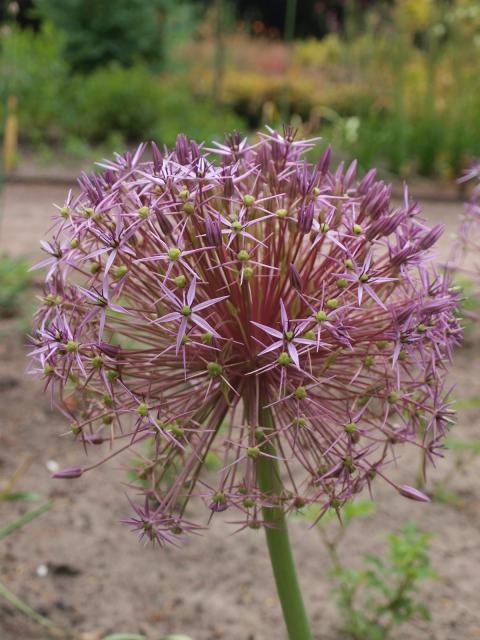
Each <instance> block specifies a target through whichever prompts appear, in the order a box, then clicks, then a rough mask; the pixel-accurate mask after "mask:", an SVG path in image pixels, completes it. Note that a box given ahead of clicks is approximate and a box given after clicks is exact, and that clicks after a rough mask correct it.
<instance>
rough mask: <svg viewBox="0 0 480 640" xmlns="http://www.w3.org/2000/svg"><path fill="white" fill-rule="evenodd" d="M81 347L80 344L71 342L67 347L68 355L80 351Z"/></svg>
mask: <svg viewBox="0 0 480 640" xmlns="http://www.w3.org/2000/svg"><path fill="white" fill-rule="evenodd" d="M79 346H80V345H79V343H78V342H75V340H69V341H68V342H67V344H66V346H65V349H66V350H67V353H74V352H75V351H77V350H78V347H79Z"/></svg>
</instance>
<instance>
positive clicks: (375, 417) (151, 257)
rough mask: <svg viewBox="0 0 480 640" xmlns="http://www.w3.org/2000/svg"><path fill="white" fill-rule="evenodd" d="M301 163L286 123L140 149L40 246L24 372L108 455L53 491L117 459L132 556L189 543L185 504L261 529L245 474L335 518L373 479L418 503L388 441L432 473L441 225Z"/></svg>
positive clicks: (441, 351)
mask: <svg viewBox="0 0 480 640" xmlns="http://www.w3.org/2000/svg"><path fill="white" fill-rule="evenodd" d="M314 146H315V141H314V140H310V141H309V140H298V141H297V140H295V136H294V133H293V131H291V130H290V129H288V128H287V129H285V131H284V135H283V136H282V135H280V134H278V133H276V132H273V131H270V130H268V132H267V133H265V134H259V138H258V140H257V141H256V142H254V143H252V144H250V143H248V142H247V140H244V139H241V138H240V136H239V135H238V134H236V133H234V134H233V135H231V136H229V137H227V138H226V139H225V142H224V144H217V145H216V146H215V148H214V149H204V148H202V147H201V146H198V145H197V144H195V143H194V142H191V141H189V140H187V139H186V138H185V137H184V136H179V138H178V140H177V144H176V147H175V148H174V149H173V150H172V151H165V152H164V153H161V152H160V151H159V149H158V148H157V147H156V146H155V145H152V146H151V153H150V154H149V157H150V158H151V159H148V158H146V157H145V156H146V155H147V154H146V151H147V149H146V147H145V146H143V145H142V146H141V147H140V148H139V149H138V151H137V152H136V153H135V154H134V155H132V154H129V153H127V154H126V155H124V156H119V155H117V156H116V158H115V160H114V161H112V162H105V163H103V164H102V165H101V166H102V167H103V170H104V171H103V173H99V174H95V175H92V176H90V177H88V176H86V175H84V176H82V178H81V179H80V181H79V183H80V193H79V195H77V196H75V197H73V196H72V195H71V194H70V195H69V196H68V198H67V200H66V202H65V203H64V206H63V207H61V208H60V209H59V212H58V216H56V219H55V227H54V233H53V239H51V240H50V242H49V243H48V244H47V243H45V244H44V245H43V246H44V249H45V250H46V252H47V254H48V257H47V259H46V260H45V261H43V263H41V264H43V265H46V266H48V268H49V270H48V274H47V280H46V285H45V286H46V289H45V297H44V298H43V304H42V306H41V308H40V309H39V311H38V312H37V314H36V329H35V332H34V335H33V336H32V343H33V345H34V346H33V351H32V355H33V357H34V361H35V362H36V363H37V364H38V367H37V369H38V370H39V371H40V372H41V373H42V375H43V376H44V378H45V381H46V385H47V386H48V387H50V389H51V393H52V398H53V399H54V402H55V403H56V404H57V406H58V407H60V409H61V410H62V411H63V413H64V415H65V416H66V417H67V419H68V421H69V422H70V424H71V431H72V434H73V437H74V438H76V439H77V440H79V441H80V442H81V443H82V445H83V446H84V447H85V448H87V449H95V447H98V445H99V444H101V443H103V442H105V443H109V447H110V449H109V451H108V452H107V454H106V456H105V458H104V459H101V458H100V456H99V453H100V451H99V450H98V449H97V450H96V451H95V452H94V453H93V455H94V456H95V462H94V463H93V464H92V465H91V466H90V467H86V468H83V469H80V468H74V469H73V471H72V469H69V470H66V471H65V472H64V473H62V472H60V474H59V475H60V476H62V475H63V476H64V477H78V476H79V475H81V474H82V473H85V472H86V471H88V470H89V469H91V468H93V467H95V466H98V464H100V462H101V461H103V460H110V459H112V458H114V457H115V456H116V455H117V454H119V453H122V452H124V451H125V450H126V449H131V450H132V451H133V452H134V454H135V460H134V463H133V465H134V472H135V473H134V476H135V479H136V482H133V481H132V493H133V496H132V497H133V499H134V501H135V508H134V514H133V516H132V517H131V518H128V519H127V520H126V522H128V523H130V524H131V525H132V526H133V527H134V528H135V529H137V530H139V531H140V532H141V534H142V535H143V536H146V537H148V538H150V539H152V540H155V541H158V542H160V543H161V542H164V541H170V542H171V541H175V540H176V537H175V536H177V535H178V534H180V533H182V532H183V533H185V532H186V533H188V532H193V533H195V532H196V531H197V529H198V527H199V526H200V524H199V523H192V522H191V521H190V516H188V517H186V516H185V513H186V510H187V505H188V502H189V500H190V498H192V497H197V498H198V499H199V500H202V501H203V502H204V504H205V507H206V510H207V513H208V514H210V516H213V515H214V514H215V513H222V514H223V517H227V518H228V519H229V520H230V521H232V522H233V523H236V524H237V527H239V528H242V527H244V526H252V527H257V526H259V525H261V524H262V515H261V514H262V507H268V506H269V505H271V504H272V496H271V495H270V494H267V493H265V492H264V491H262V489H261V486H260V484H261V483H260V482H259V461H261V460H262V459H265V458H269V459H272V460H274V461H275V465H276V469H277V470H278V471H277V472H276V473H278V481H279V482H280V483H281V488H280V498H279V500H277V503H279V504H281V505H282V507H283V508H284V510H285V511H291V510H294V509H297V508H299V507H301V506H303V505H308V504H310V503H320V504H321V505H322V506H323V507H324V508H325V509H326V508H328V507H330V506H333V507H335V508H340V507H341V505H342V504H343V503H344V502H345V500H347V499H348V498H350V497H351V496H352V495H353V494H356V493H357V492H359V491H360V490H362V489H363V488H364V487H365V486H366V485H367V486H370V484H371V482H372V480H373V479H374V477H376V476H377V477H378V476H380V477H382V478H384V479H386V480H387V481H388V482H390V483H391V484H392V485H393V486H395V487H396V488H397V490H398V491H399V492H400V493H402V495H404V496H407V497H409V498H412V499H417V500H423V499H425V497H424V496H423V494H421V493H420V492H418V491H416V490H414V489H412V488H410V487H408V486H404V485H402V486H397V485H395V484H394V483H393V482H392V481H391V480H390V479H389V476H388V472H389V463H390V462H391V461H393V460H394V459H396V458H397V457H398V456H397V445H402V444H407V443H409V444H411V445H413V446H416V447H419V448H422V449H424V450H425V452H426V456H425V457H426V458H427V459H431V458H432V457H433V456H435V455H436V454H437V453H438V449H439V447H440V446H441V445H440V442H441V438H442V436H443V435H444V433H445V431H446V428H447V427H448V424H449V415H450V410H449V407H448V403H447V402H446V392H445V391H444V363H445V361H446V360H447V359H448V358H449V357H450V355H451V350H452V347H453V345H454V344H455V343H456V342H457V341H458V338H459V327H458V324H457V320H456V319H455V317H454V309H455V305H456V299H455V296H454V295H453V293H451V291H450V290H449V288H448V283H447V282H446V281H445V280H444V279H442V278H441V277H440V276H439V275H438V274H437V273H436V272H435V270H434V269H433V268H432V266H431V262H429V260H430V258H431V255H430V249H431V247H432V246H433V245H434V243H435V241H436V240H437V238H438V236H439V235H440V233H441V230H442V229H441V227H439V226H437V227H434V228H433V229H430V228H429V227H428V226H427V225H426V223H425V221H424V220H423V219H422V218H421V216H420V210H419V207H418V206H417V205H416V204H415V203H412V202H410V200H409V198H408V193H407V191H405V199H404V202H403V204H402V205H400V206H398V207H393V206H392V203H391V200H390V195H391V194H390V187H389V186H388V185H386V184H385V183H384V182H382V181H381V180H378V179H376V177H375V171H370V172H369V173H367V174H366V175H365V177H363V178H362V179H361V180H358V179H357V178H356V177H355V173H356V165H355V164H352V165H350V166H349V167H344V166H343V164H340V165H339V166H338V167H337V168H336V169H330V168H329V164H330V150H329V149H327V151H326V152H325V153H324V154H323V156H322V157H321V158H320V160H319V162H318V163H317V164H310V163H309V162H307V161H306V160H304V159H303V158H304V154H305V152H306V151H309V150H311V149H312V148H313V147H314ZM399 449H401V448H400V447H399ZM95 453H97V454H98V455H95ZM139 493H143V494H144V498H143V499H142V498H140V499H138V498H137V497H136V496H135V494H139ZM187 515H188V514H187Z"/></svg>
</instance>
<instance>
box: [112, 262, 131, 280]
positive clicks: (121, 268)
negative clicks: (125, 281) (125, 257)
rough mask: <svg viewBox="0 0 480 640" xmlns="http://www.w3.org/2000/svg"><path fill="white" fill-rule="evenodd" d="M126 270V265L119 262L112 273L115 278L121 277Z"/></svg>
mask: <svg viewBox="0 0 480 640" xmlns="http://www.w3.org/2000/svg"><path fill="white" fill-rule="evenodd" d="M127 271H128V268H127V267H126V265H124V264H120V265H118V267H115V269H114V270H113V274H114V276H115V277H116V278H123V276H124V275H125V274H126V273H127Z"/></svg>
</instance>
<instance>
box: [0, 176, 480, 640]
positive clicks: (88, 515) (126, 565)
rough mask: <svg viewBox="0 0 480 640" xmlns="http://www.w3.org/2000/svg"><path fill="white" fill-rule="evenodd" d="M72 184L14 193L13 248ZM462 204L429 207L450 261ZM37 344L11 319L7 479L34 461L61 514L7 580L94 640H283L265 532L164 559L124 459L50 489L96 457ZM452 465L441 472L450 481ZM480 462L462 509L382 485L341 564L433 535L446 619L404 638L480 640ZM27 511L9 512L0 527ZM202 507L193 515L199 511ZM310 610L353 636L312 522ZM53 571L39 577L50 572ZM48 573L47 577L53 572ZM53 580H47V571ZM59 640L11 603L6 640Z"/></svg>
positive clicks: (4, 402)
mask: <svg viewBox="0 0 480 640" xmlns="http://www.w3.org/2000/svg"><path fill="white" fill-rule="evenodd" d="M64 193H65V188H64V187H58V188H57V187H55V188H52V187H46V186H45V187H40V186H35V187H34V188H33V187H25V186H21V185H12V186H9V187H8V189H7V190H6V193H4V195H3V216H2V219H1V221H0V225H1V227H0V252H2V251H7V252H8V253H10V254H14V255H19V254H27V255H31V256H32V258H33V257H35V256H36V255H37V252H38V249H37V246H38V240H39V238H41V237H42V235H43V234H44V232H45V229H46V227H47V226H48V218H49V212H50V211H51V203H52V202H57V203H61V202H62V200H63V196H64ZM460 210H461V206H460V205H458V204H452V203H445V204H442V203H436V204H429V205H427V206H426V214H427V216H428V217H429V219H430V220H431V221H432V222H437V221H441V222H445V223H446V224H447V226H448V230H447V234H446V235H445V238H444V240H443V244H442V246H441V251H442V253H443V255H445V254H446V253H447V251H448V248H449V245H450V242H451V240H450V239H449V237H450V235H451V233H452V232H453V230H454V227H455V224H456V218H457V215H458V213H459V211H460ZM23 343H24V337H23V335H22V334H21V333H20V332H19V330H18V323H16V322H15V321H9V322H8V323H7V322H4V323H0V408H1V413H0V425H1V426H0V480H2V479H6V478H7V477H8V476H9V474H11V473H12V472H13V471H14V469H15V468H16V467H17V466H18V464H20V463H21V462H22V461H24V460H27V459H29V460H31V464H30V467H29V470H28V472H27V473H26V474H25V475H24V476H23V478H22V479H21V481H20V483H19V485H18V489H19V490H34V491H36V492H38V493H40V494H41V495H42V497H44V498H45V499H46V498H48V497H51V498H53V500H54V506H53V508H52V509H51V510H50V511H49V512H48V513H46V514H44V515H42V516H41V517H40V518H38V519H37V520H36V521H34V522H32V523H30V524H29V525H26V526H25V527H24V528H23V529H22V530H20V531H18V532H17V533H16V534H14V535H12V536H10V537H9V538H7V539H6V540H4V541H2V542H1V543H0V580H1V581H2V582H3V583H4V584H5V585H7V586H8V587H9V588H10V589H11V590H12V591H14V592H15V593H16V594H17V595H18V596H19V597H21V598H22V599H24V600H26V601H27V602H28V603H29V604H30V605H31V606H33V607H35V608H36V609H37V610H38V611H40V612H41V613H44V614H46V615H48V616H49V617H50V618H51V619H52V620H54V621H55V622H56V623H57V624H59V625H64V626H67V627H69V628H72V629H74V630H76V631H79V632H80V631H82V632H88V635H86V636H85V639H87V638H90V639H92V640H94V639H95V640H96V639H97V638H99V637H102V634H106V633H108V632H113V631H117V632H118V631H127V630H128V631H130V632H142V633H145V634H146V635H147V636H148V637H149V638H150V639H151V640H159V638H161V637H162V636H163V635H165V634H167V633H172V632H176V633H186V634H188V635H190V636H191V637H192V638H193V640H217V639H218V640H221V639H225V640H283V639H284V637H285V634H284V630H283V626H282V621H281V614H280V609H279V605H278V603H277V602H276V599H275V591H274V584H273V579H272V577H271V573H270V568H269V564H268V560H267V556H266V550H265V546H264V540H263V534H262V532H261V531H250V530H249V531H247V532H245V533H241V534H238V535H235V536H231V535H230V533H231V531H232V528H231V527H230V526H229V525H227V524H226V523H225V522H223V520H226V519H228V518H227V517H226V516H225V514H219V515H218V516H217V519H216V521H215V522H214V523H213V525H212V527H211V529H210V531H208V532H206V534H205V535H204V536H202V537H198V538H195V539H193V540H191V541H190V542H188V543H187V544H186V545H185V546H184V547H183V548H182V549H181V550H176V549H166V550H164V551H159V550H155V549H152V548H150V547H143V546H142V545H140V544H138V543H137V541H136V539H135V537H134V536H133V535H132V534H131V533H130V532H129V531H128V529H127V528H126V527H125V526H123V525H121V524H119V520H120V518H121V517H122V516H124V515H125V513H127V512H128V511H129V507H128V503H127V501H126V499H125V496H124V489H123V487H122V484H121V482H122V481H123V480H124V478H125V476H124V472H123V471H122V470H121V469H120V468H119V465H118V463H115V464H114V465H111V466H103V467H102V468H100V469H99V470H98V471H97V472H95V473H92V474H88V475H87V476H86V477H84V478H81V479H79V480H77V481H74V482H58V481H55V482H54V481H52V480H51V479H50V472H49V471H48V468H47V464H48V463H49V461H50V462H51V461H58V462H59V464H60V465H61V466H62V467H63V466H68V465H71V464H75V463H76V462H78V460H80V459H81V458H82V456H83V452H82V451H81V449H80V448H76V447H75V445H72V444H71V442H70V441H67V439H66V438H62V437H60V434H62V433H63V432H64V431H65V424H64V422H63V420H62V418H61V417H60V416H59V415H57V414H56V413H53V412H52V411H51V410H50V407H49V399H48V397H46V396H45V394H44V393H43V391H42V387H41V385H40V383H39V382H38V381H36V380H33V379H31V378H30V377H28V376H26V375H25V349H24V346H23ZM479 354H480V340H479V339H478V337H477V338H475V337H474V336H470V337H469V338H468V340H467V342H466V344H465V346H464V347H463V348H462V349H461V350H460V351H459V352H458V354H457V359H456V365H455V367H454V370H453V372H452V382H454V383H456V385H457V389H456V394H457V397H459V398H464V399H465V398H472V397H474V396H476V397H480V375H479V374H480V358H479V357H478V356H479ZM455 432H456V435H457V436H458V437H469V438H472V437H478V436H479V433H480V409H479V408H470V409H464V410H462V412H461V413H460V415H459V423H458V425H457V426H456V427H455ZM403 462H404V464H402V467H401V469H400V468H399V469H397V470H396V471H395V473H396V476H397V478H399V479H401V480H402V481H404V482H409V483H412V480H413V478H414V475H415V473H416V466H417V460H416V458H415V457H412V456H411V454H410V453H408V452H405V459H404V461H403ZM452 462H453V456H452V455H447V458H446V459H445V460H444V461H442V462H441V463H440V465H439V467H438V469H437V470H436V471H434V472H432V473H431V474H430V480H429V486H430V487H431V486H432V483H433V481H438V480H440V479H441V478H443V477H445V476H446V474H447V473H448V471H449V469H450V468H451V465H452ZM479 477H480V459H478V458H477V459H475V460H473V461H472V462H471V463H470V464H469V465H468V467H467V468H466V469H464V470H463V471H462V472H461V473H457V474H456V475H455V476H454V478H453V480H452V482H451V484H450V485H449V488H450V489H451V490H452V491H455V492H457V493H458V494H459V495H460V496H461V498H462V504H461V506H451V505H446V504H441V503H437V502H432V503H431V504H428V505H422V504H418V503H412V502H410V501H408V500H405V499H403V498H401V497H399V496H397V495H396V494H395V493H393V492H392V491H391V490H390V489H389V488H388V487H386V486H384V485H381V484H378V486H377V487H376V490H375V497H376V498H377V499H378V511H377V513H376V515H375V516H373V517H371V518H369V519H367V520H362V521H359V522H356V523H354V524H353V525H352V528H351V530H350V531H349V533H348V535H347V537H346V540H345V544H344V545H343V546H342V548H341V549H342V555H343V557H344V558H345V561H346V562H348V563H351V564H352V565H353V566H359V565H360V559H361V556H362V555H363V554H365V553H369V552H378V551H379V549H384V548H385V542H384V539H385V535H386V534H387V533H389V532H391V531H392V530H394V529H396V528H398V527H401V526H402V525H403V524H404V523H405V522H406V521H407V520H413V521H415V522H416V523H417V525H418V527H419V528H421V529H422V530H427V531H431V532H433V533H434V538H433V540H432V554H431V555H432V563H433V565H434V566H435V568H436V570H437V572H438V574H439V578H438V580H436V581H430V582H428V583H425V586H424V588H423V590H422V596H423V598H424V599H425V600H427V601H428V603H429V605H430V608H431V611H432V615H433V621H432V622H431V623H425V622H418V623H412V624H408V625H405V626H404V627H402V628H401V629H399V630H397V631H396V632H395V633H394V634H392V639H393V640H407V639H408V640H474V639H478V638H480V608H479V606H478V593H479V592H480V571H479V567H480V546H479V544H478V540H479V530H480V482H479V480H478V478H479ZM27 508H28V507H27V506H26V505H25V504H23V505H22V504H19V503H0V526H2V525H3V524H5V523H7V522H10V521H12V520H13V519H14V518H15V517H16V516H18V515H19V514H20V513H23V512H25V510H26V509H27ZM195 510H196V508H193V511H192V515H195ZM291 535H292V539H293V543H294V547H295V554H296V556H297V559H298V565H299V571H300V575H301V582H302V585H303V587H304V591H305V594H306V604H307V607H308V610H309V612H310V614H311V618H312V621H313V626H314V629H315V634H316V637H317V638H318V639H320V638H322V639H323V640H340V639H341V638H342V635H341V634H340V633H339V632H338V631H337V629H338V625H339V617H338V613H337V611H336V608H335V605H334V604H333V603H332V600H331V598H330V596H329V589H330V587H331V583H330V580H329V577H328V568H329V567H328V562H327V559H326V556H325V552H324V550H323V548H322V546H321V543H320V539H319V536H318V533H317V532H316V531H315V530H311V529H309V527H308V524H307V523H306V522H304V521H303V520H301V519H295V520H293V521H292V523H291ZM42 566H43V567H46V568H47V571H45V570H43V571H41V570H40V571H39V567H42ZM45 573H46V575H44V574H45ZM39 574H40V575H39ZM47 638H49V636H48V634H46V633H45V632H44V631H42V630H41V629H39V627H38V626H36V625H34V624H33V623H31V622H29V621H28V620H27V619H26V618H25V617H24V616H22V615H21V614H19V613H18V612H16V611H15V610H14V609H13V608H12V607H11V606H10V605H7V604H6V603H5V602H4V601H3V600H1V599H0V639H1V640H44V639H45V640H47Z"/></svg>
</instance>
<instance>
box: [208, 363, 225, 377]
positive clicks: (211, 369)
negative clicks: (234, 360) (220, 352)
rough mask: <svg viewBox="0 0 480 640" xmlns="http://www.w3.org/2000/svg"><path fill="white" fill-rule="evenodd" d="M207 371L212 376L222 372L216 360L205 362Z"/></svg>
mask: <svg viewBox="0 0 480 640" xmlns="http://www.w3.org/2000/svg"><path fill="white" fill-rule="evenodd" d="M207 371H208V373H209V374H210V376H211V377H212V378H215V377H216V376H219V375H220V374H221V373H222V371H223V368H222V366H221V365H220V364H218V362H209V363H208V364H207Z"/></svg>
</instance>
